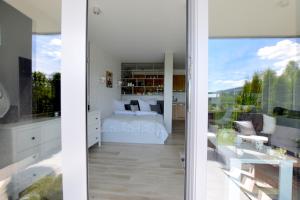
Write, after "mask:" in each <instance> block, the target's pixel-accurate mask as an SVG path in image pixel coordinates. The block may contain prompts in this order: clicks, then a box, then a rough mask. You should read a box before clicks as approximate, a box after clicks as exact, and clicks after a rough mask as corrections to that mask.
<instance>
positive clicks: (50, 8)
mask: <svg viewBox="0 0 300 200" xmlns="http://www.w3.org/2000/svg"><path fill="white" fill-rule="evenodd" d="M6 2H8V3H10V4H11V5H13V6H14V7H16V8H18V9H19V10H20V11H21V12H23V13H24V14H26V15H28V16H29V17H31V18H32V19H34V20H33V21H34V27H33V32H36V33H58V32H60V26H61V24H60V21H61V20H60V18H61V12H60V10H61V5H60V4H61V0H22V1H20V0H6ZM94 6H96V7H99V8H100V9H101V11H102V13H101V14H100V15H94V14H93V7H94ZM89 7H90V8H89V36H90V40H91V41H93V42H95V43H97V45H98V46H100V47H102V49H104V50H105V51H106V52H107V53H110V54H112V55H114V56H116V57H118V58H119V59H120V60H122V61H123V62H162V61H163V55H164V52H166V51H169V52H170V51H171V52H173V53H174V56H175V64H176V66H178V67H182V66H183V65H184V60H185V59H184V58H185V36H186V34H185V32H186V29H185V24H186V23H185V20H186V19H185V14H186V2H185V0H121V1H120V0H90V1H89ZM297 10H298V11H299V10H300V1H299V0H226V1H224V0H209V34H210V36H211V37H218V38H219V37H222V38H223V37H294V36H299V35H300V12H296V11H297Z"/></svg>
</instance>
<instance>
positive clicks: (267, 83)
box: [262, 69, 277, 114]
mask: <svg viewBox="0 0 300 200" xmlns="http://www.w3.org/2000/svg"><path fill="white" fill-rule="evenodd" d="M276 78H277V77H276V73H275V71H273V70H271V69H268V70H266V71H265V72H264V73H263V81H262V110H263V112H264V113H269V114H271V113H272V109H273V104H274V98H273V96H274V83H275V82H276Z"/></svg>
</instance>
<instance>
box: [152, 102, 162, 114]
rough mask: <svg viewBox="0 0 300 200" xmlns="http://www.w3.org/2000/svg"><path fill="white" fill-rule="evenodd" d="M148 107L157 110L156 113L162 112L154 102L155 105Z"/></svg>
mask: <svg viewBox="0 0 300 200" xmlns="http://www.w3.org/2000/svg"><path fill="white" fill-rule="evenodd" d="M150 109H151V111H153V112H157V113H158V114H162V112H161V108H160V105H158V104H156V105H150Z"/></svg>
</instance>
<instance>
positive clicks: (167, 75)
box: [164, 52, 174, 134]
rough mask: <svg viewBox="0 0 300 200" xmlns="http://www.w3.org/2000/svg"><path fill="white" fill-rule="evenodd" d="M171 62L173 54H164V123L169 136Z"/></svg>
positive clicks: (170, 124) (171, 85)
mask: <svg viewBox="0 0 300 200" xmlns="http://www.w3.org/2000/svg"><path fill="white" fill-rule="evenodd" d="M173 60H174V56H173V53H171V52H166V53H165V80H164V121H165V125H166V128H167V131H168V133H169V134H170V133H172V102H173V65H174V61H173Z"/></svg>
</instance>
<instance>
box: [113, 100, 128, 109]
mask: <svg viewBox="0 0 300 200" xmlns="http://www.w3.org/2000/svg"><path fill="white" fill-rule="evenodd" d="M128 103H129V102H127V101H118V100H114V102H113V108H114V111H125V104H128Z"/></svg>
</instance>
